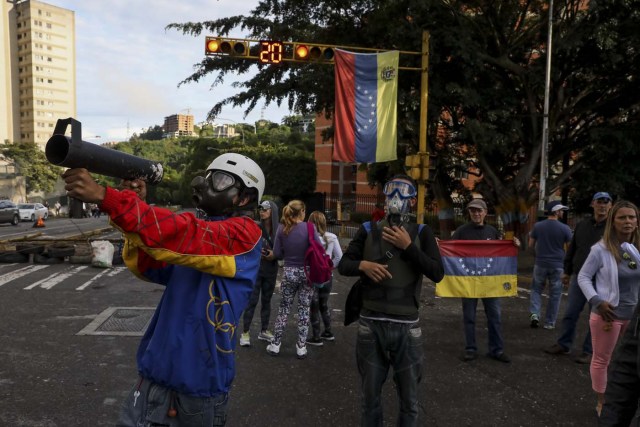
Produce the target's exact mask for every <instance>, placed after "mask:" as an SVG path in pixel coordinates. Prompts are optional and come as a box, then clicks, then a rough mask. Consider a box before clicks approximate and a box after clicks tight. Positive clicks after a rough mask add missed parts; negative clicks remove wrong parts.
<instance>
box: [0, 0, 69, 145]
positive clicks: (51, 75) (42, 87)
mask: <svg viewBox="0 0 640 427" xmlns="http://www.w3.org/2000/svg"><path fill="white" fill-rule="evenodd" d="M0 11H1V12H2V16H1V17H0V37H1V39H0V58H1V59H2V63H1V65H0V142H2V141H4V140H9V141H12V142H35V143H37V144H38V145H39V146H40V147H42V148H43V149H44V146H45V144H46V142H47V140H48V139H49V138H50V137H51V134H52V133H53V130H54V127H55V125H56V121H57V120H58V119H60V118H67V117H76V89H75V88H76V51H75V14H74V12H73V11H71V10H67V9H63V8H60V7H57V6H53V5H50V4H47V3H43V2H39V1H36V0H8V1H7V0H4V1H2V3H1V5H0Z"/></svg>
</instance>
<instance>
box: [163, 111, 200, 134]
mask: <svg viewBox="0 0 640 427" xmlns="http://www.w3.org/2000/svg"><path fill="white" fill-rule="evenodd" d="M162 130H163V132H164V136H165V138H175V137H178V136H193V135H194V133H193V116H192V115H191V114H174V115H172V116H167V117H165V118H164V125H163V126H162Z"/></svg>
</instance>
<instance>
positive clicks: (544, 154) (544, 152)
mask: <svg viewBox="0 0 640 427" xmlns="http://www.w3.org/2000/svg"><path fill="white" fill-rule="evenodd" d="M548 25H549V29H548V34H547V69H546V75H545V81H544V113H543V116H542V149H541V150H540V193H539V194H538V211H539V214H540V215H542V214H543V213H544V205H545V201H546V197H547V194H546V193H547V177H548V176H549V166H548V163H549V160H548V156H549V86H550V85H551V42H552V34H553V0H549V24H548Z"/></svg>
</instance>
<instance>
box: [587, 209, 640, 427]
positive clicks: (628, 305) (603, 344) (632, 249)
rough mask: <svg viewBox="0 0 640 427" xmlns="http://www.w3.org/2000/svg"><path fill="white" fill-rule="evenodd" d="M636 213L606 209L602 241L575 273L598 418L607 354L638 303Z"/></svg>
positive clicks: (639, 256)
mask: <svg viewBox="0 0 640 427" xmlns="http://www.w3.org/2000/svg"><path fill="white" fill-rule="evenodd" d="M638 215H639V214H638V208H637V207H636V205H634V204H633V203H631V202H628V201H625V200H621V201H619V202H617V203H616V204H615V205H614V206H613V208H611V211H609V216H608V217H607V223H606V225H605V229H604V235H603V237H602V240H600V241H599V242H598V243H596V244H595V245H593V246H592V247H591V252H590V253H589V256H588V257H587V260H586V261H585V263H584V265H583V266H582V269H581V270H580V273H579V274H578V285H580V289H581V290H582V292H583V293H584V295H585V297H586V298H587V300H588V301H589V304H590V306H591V314H590V317H589V327H590V329H591V340H592V343H593V358H592V359H591V367H590V374H591V386H592V388H593V390H594V391H595V392H596V394H597V397H598V401H597V406H596V412H597V413H598V416H600V411H601V410H602V405H603V403H604V391H605V389H606V387H607V368H608V367H609V362H610V361H611V355H612V353H613V350H614V348H615V346H616V343H617V342H618V339H619V338H620V337H621V336H622V335H623V334H624V331H625V329H626V327H627V325H628V324H629V320H630V319H631V317H632V316H633V310H634V308H635V306H636V304H637V303H638V295H639V289H640V270H639V269H638V264H640V252H639V249H640V246H639V245H640V232H639V231H638ZM594 277H595V280H594Z"/></svg>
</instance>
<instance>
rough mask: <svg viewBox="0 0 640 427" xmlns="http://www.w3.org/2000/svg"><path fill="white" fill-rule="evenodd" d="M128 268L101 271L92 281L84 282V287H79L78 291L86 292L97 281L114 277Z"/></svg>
mask: <svg viewBox="0 0 640 427" xmlns="http://www.w3.org/2000/svg"><path fill="white" fill-rule="evenodd" d="M126 269H127V267H115V268H113V269H111V270H104V271H101V272H100V273H98V274H96V275H95V276H93V277H92V278H91V279H90V280H88V281H86V282H84V283H83V284H82V285H80V286H78V287H77V288H76V291H82V290H84V289H85V288H86V287H87V286H89V285H90V284H92V283H93V282H95V281H96V280H98V279H99V278H100V277H102V276H104V275H106V276H107V277H113V276H115V275H116V274H118V273H120V272H122V271H124V270H126Z"/></svg>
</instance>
